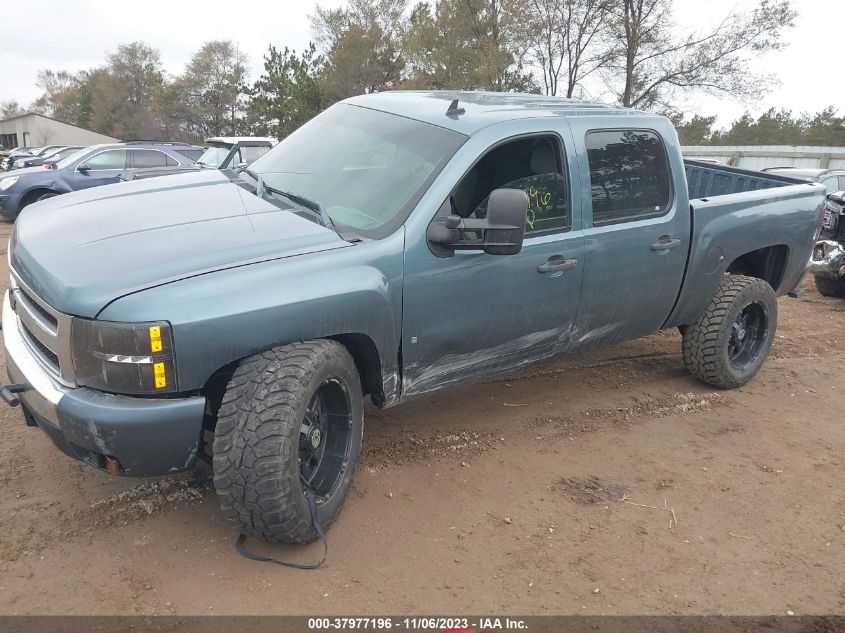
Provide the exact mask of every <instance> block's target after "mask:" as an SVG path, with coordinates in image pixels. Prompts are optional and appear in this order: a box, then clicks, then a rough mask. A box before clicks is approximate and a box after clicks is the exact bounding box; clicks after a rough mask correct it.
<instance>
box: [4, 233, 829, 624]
mask: <svg viewBox="0 0 845 633" xmlns="http://www.w3.org/2000/svg"><path fill="white" fill-rule="evenodd" d="M9 228H10V225H8V224H0V244H2V245H3V248H2V250H3V251H4V255H3V257H2V259H0V261H2V270H0V283H2V287H3V288H2V289H3V290H5V287H6V283H7V279H8V274H7V271H6V257H5V244H6V242H7V237H8V233H9ZM803 285H804V287H805V288H807V292H806V294H805V295H804V297H803V298H802V299H801V300H795V299H790V298H782V299H781V300H780V310H781V317H780V329H779V331H778V337H777V339H776V343H775V346H774V349H773V351H772V353H771V355H770V357H769V360H768V362H767V363H766V365H765V366H764V368H763V370H762V371H761V373H760V374H759V375H758V376H757V378H756V379H755V380H753V381H752V382H751V383H749V384H748V385H747V386H745V387H744V388H742V389H739V390H736V391H720V392H714V391H713V390H712V389H711V388H708V387H707V386H705V385H702V384H700V383H698V382H696V381H695V380H693V379H691V378H690V377H689V376H688V375H687V374H686V373H685V371H684V368H683V363H682V360H681V356H680V336H679V334H678V333H677V332H675V331H670V332H663V333H660V334H657V335H654V336H651V337H649V338H646V339H641V340H638V341H633V342H630V343H626V344H624V345H620V346H616V347H613V348H610V349H607V350H604V351H602V352H600V353H595V354H591V355H589V356H580V357H576V358H571V359H566V360H562V361H558V362H555V363H551V364H547V365H543V366H540V367H535V368H531V369H530V370H529V371H526V372H523V373H519V374H515V375H511V376H505V377H502V378H501V379H498V380H495V381H491V382H487V383H483V384H478V385H473V386H469V387H464V388H459V389H454V390H451V391H446V392H442V393H440V394H437V395H434V396H431V397H424V398H420V399H417V400H415V401H412V402H409V403H407V404H404V405H402V406H399V407H397V408H394V409H390V410H388V411H381V412H380V411H377V410H375V409H372V408H369V409H368V410H367V415H366V431H365V434H364V452H365V454H364V457H363V460H362V466H361V468H360V469H359V471H358V474H357V478H356V483H355V486H354V488H353V491H352V493H351V495H350V498H349V501H348V502H347V506H346V508H345V509H344V511H343V512H342V514H341V517H340V519H339V520H338V522H337V523H336V524H335V525H334V526H333V527H332V529H331V530H330V532H329V558H328V562H327V563H326V565H325V566H324V567H323V568H321V569H319V570H317V571H297V570H292V569H286V568H281V567H278V566H273V565H266V564H262V563H255V562H250V561H247V560H245V559H243V558H240V557H239V556H238V555H237V554H236V553H235V550H234V538H235V534H234V533H233V532H232V531H231V530H230V529H229V528H228V527H227V526H226V525H224V524H223V522H222V520H221V516H220V513H219V512H218V510H217V507H216V502H215V498H214V493H213V490H212V489H211V487H210V480H209V473H208V471H207V470H204V469H199V470H198V471H197V472H195V473H191V474H189V475H187V476H184V477H180V478H168V479H148V480H137V479H119V478H118V479H115V478H111V477H109V476H108V475H104V474H103V473H100V472H97V471H95V470H93V469H91V468H89V467H86V466H83V465H81V464H79V463H77V462H74V461H72V460H70V459H69V458H67V457H65V456H64V455H62V454H60V453H59V452H58V451H57V450H56V449H54V448H53V446H52V445H51V444H50V443H49V441H48V440H47V439H46V438H45V437H44V436H43V435H42V433H41V432H40V431H38V430H37V429H32V428H28V427H26V426H25V425H24V422H23V416H22V415H21V413H20V411H19V410H18V409H10V408H8V407H5V406H3V407H2V408H0V431H2V438H3V439H2V442H0V613H3V614H13V613H17V614H70V613H73V614H99V615H104V614H208V613H213V614H241V613H253V614H259V613H261V614H289V613H296V614H306V613H308V614H310V613H314V614H317V613H340V614H374V613H393V614H403V613H418V614H431V613H438V614H459V613H470V612H472V613H514V614H529V613H533V614H546V613H549V614H552V613H586V614H623V613H624V614H713V613H728V614H746V615H749V614H779V615H780V614H786V613H787V612H788V611H792V612H794V613H795V614H827V613H836V614H845V485H844V484H845V468H843V466H844V465H845V463H843V462H844V461H845V457H843V456H844V455H845V424H843V420H845V416H844V415H843V411H845V372H843V369H845V345H843V343H845V301H844V300H841V299H838V300H835V299H827V298H824V297H821V296H820V295H818V294H817V293H816V292H815V291H814V290H813V285H812V280H811V279H810V280H805V281H804V284H803ZM254 547H255V549H257V550H260V551H262V552H270V553H272V554H274V555H276V556H281V557H285V558H289V559H295V560H301V561H305V560H309V559H314V558H315V557H318V556H319V554H320V549H319V545H314V546H310V547H307V548H289V547H282V546H270V545H265V544H259V543H254Z"/></svg>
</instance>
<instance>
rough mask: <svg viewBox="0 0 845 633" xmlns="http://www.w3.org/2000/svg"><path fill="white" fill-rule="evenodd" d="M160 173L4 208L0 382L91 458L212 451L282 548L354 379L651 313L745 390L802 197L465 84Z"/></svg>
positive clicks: (603, 113)
mask: <svg viewBox="0 0 845 633" xmlns="http://www.w3.org/2000/svg"><path fill="white" fill-rule="evenodd" d="M120 151H128V150H125V148H123V147H121V150H120ZM85 160H87V161H88V163H89V164H90V163H91V159H90V158H87V159H85ZM44 171H46V170H44ZM166 180H167V183H166V186H165V185H163V184H162V183H161V182H160V181H156V180H155V179H150V180H140V181H138V182H128V183H122V184H120V185H119V186H117V187H111V188H108V191H107V190H105V189H101V190H94V191H82V192H77V193H74V194H71V195H68V196H64V197H61V198H57V199H52V200H47V201H44V202H40V203H38V204H37V205H35V206H33V208H32V209H30V210H28V211H27V212H26V213H24V214H23V215H22V216H21V217H20V219H19V221H18V223H17V225H16V226H15V227H14V231H13V234H12V238H11V240H10V246H9V248H10V259H9V261H10V269H11V289H10V291H9V292H8V293H7V295H6V298H5V301H4V305H3V339H4V341H5V350H6V366H7V368H8V374H9V378H10V380H11V382H12V384H10V385H5V386H3V387H2V389H0V396H2V397H3V398H4V399H5V400H6V401H7V402H9V403H10V404H17V403H20V404H21V405H22V407H23V414H24V417H25V419H26V421H27V423H28V424H30V425H33V426H35V425H37V426H39V427H40V428H41V429H43V430H44V432H45V433H46V434H47V435H48V436H49V437H50V439H51V440H52V441H53V442H54V443H55V444H56V445H57V446H58V447H59V448H60V449H61V450H63V451H64V452H65V453H67V454H68V455H70V456H71V457H74V458H76V459H80V460H83V461H84V462H86V463H88V464H90V465H92V466H94V467H96V468H100V469H102V470H104V471H107V472H109V473H112V474H114V475H118V474H122V475H161V474H166V473H171V472H176V471H180V470H185V469H188V468H191V467H192V466H193V465H194V463H195V461H196V459H197V456H198V455H199V454H200V453H206V454H208V453H210V455H211V456H212V457H213V464H214V485H215V487H216V491H217V497H218V500H219V502H220V505H221V507H222V509H223V514H224V515H225V517H226V518H227V519H228V520H229V521H230V522H231V523H232V524H233V525H234V526H235V527H237V529H239V530H241V531H242V532H243V533H245V534H250V535H255V536H260V537H263V538H266V539H270V540H275V541H282V542H296V543H303V542H310V541H312V540H314V539H315V538H317V536H318V534H320V533H321V527H318V526H327V525H328V524H330V523H331V522H332V521H333V520H334V519H335V517H336V516H337V514H338V512H339V511H340V508H341V506H342V505H343V503H344V499H345V498H346V495H347V493H348V491H349V489H350V486H351V483H352V478H353V474H354V472H355V468H356V466H357V464H358V460H359V454H360V450H361V440H362V432H363V415H364V408H363V398H364V396H365V395H369V396H370V398H371V400H372V402H373V403H374V404H375V405H376V406H378V407H388V406H393V405H397V404H399V403H400V402H402V401H404V400H405V399H407V398H410V397H412V396H417V395H420V394H424V393H428V392H432V391H435V390H438V389H442V388H445V387H451V386H454V385H458V384H461V383H464V382H466V381H471V380H479V379H482V378H484V377H486V376H490V375H492V374H496V373H499V372H505V371H512V370H514V369H516V368H521V367H524V366H526V365H527V364H529V363H533V362H537V361H541V360H547V359H549V358H551V357H553V356H555V355H558V354H575V353H579V352H584V351H588V350H593V349H595V348H597V347H600V346H602V345H609V344H614V343H618V342H621V341H624V340H627V339H631V338H635V337H638V336H644V335H647V334H650V333H652V332H656V331H658V330H660V329H666V328H680V330H681V332H682V334H683V343H682V351H683V360H684V363H685V365H686V367H687V369H688V370H689V371H690V372H691V373H692V374H693V375H694V376H695V377H697V378H698V379H700V380H701V381H703V382H705V383H707V384H709V385H713V386H715V387H718V388H733V387H738V386H740V385H742V384H744V383H746V382H747V381H748V380H750V379H751V378H752V377H753V376H754V375H755V374H756V373H757V371H758V370H759V369H760V367H761V365H762V364H763V361H764V359H765V358H766V355H767V353H768V351H769V348H770V346H771V344H772V340H773V339H774V336H775V330H776V325H777V314H778V306H777V302H776V296H778V295H780V294H782V293H785V292H787V291H789V290H791V289H792V288H793V287H794V286H795V284H796V283H797V281H798V279H800V277H801V276H802V275H803V274H804V272H805V269H806V265H807V261H808V259H809V256H810V251H811V250H812V247H813V244H814V240H815V237H816V229H817V225H818V217H819V212H820V210H821V207H822V203H823V201H824V191H823V187H821V186H819V185H817V184H807V183H804V182H802V181H800V180H795V179H792V178H787V177H783V176H778V175H775V174H761V173H760V172H750V171H746V170H741V169H734V168H731V167H727V166H717V165H709V164H706V163H696V162H695V161H684V160H683V159H682V157H681V153H680V147H679V145H678V140H677V136H676V133H675V131H674V129H673V127H672V124H671V122H670V121H669V120H668V119H666V118H665V117H662V116H657V115H653V114H648V113H640V112H636V111H633V110H630V109H627V108H625V109H622V108H616V107H610V106H600V105H594V104H589V105H585V104H582V103H578V102H572V101H570V100H566V99H558V98H554V97H542V96H539V95H515V94H496V93H475V92H467V93H440V92H419V93H416V92H410V93H402V92H399V93H391V92H383V93H376V94H370V95H366V96H361V97H354V98H351V99H347V100H345V101H343V102H341V103H338V104H335V105H333V106H332V107H330V108H329V109H327V110H326V111H325V112H323V113H322V114H320V115H318V116H317V117H315V118H314V119H312V120H311V121H309V122H308V123H306V124H305V125H304V126H303V127H301V128H300V129H298V130H297V131H295V132H294V133H293V134H291V135H290V136H288V137H287V138H285V139H284V140H283V141H282V142H281V143H279V144H278V145H277V146H276V147H275V148H274V149H272V150H271V151H270V152H268V153H267V154H266V155H264V156H263V157H261V158H260V159H258V160H257V161H256V162H255V163H254V164H253V165H251V166H250V167H249V168H247V169H245V170H241V171H239V172H233V171H221V170H216V169H215V170H210V169H207V170H202V171H200V172H197V173H191V174H181V175H175V176H170V177H168V178H167V179H166ZM0 183H2V181H0ZM721 194H728V195H721ZM693 218H694V222H693ZM467 406H470V405H469V404H467ZM667 432H671V430H667ZM211 438H213V440H212V439H211ZM312 508H313V509H314V511H313V513H312V510H311V509H312Z"/></svg>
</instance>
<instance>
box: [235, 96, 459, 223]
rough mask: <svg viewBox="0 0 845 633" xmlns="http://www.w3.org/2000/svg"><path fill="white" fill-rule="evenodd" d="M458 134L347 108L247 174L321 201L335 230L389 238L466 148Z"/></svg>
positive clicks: (313, 124) (307, 128) (317, 121)
mask: <svg viewBox="0 0 845 633" xmlns="http://www.w3.org/2000/svg"><path fill="white" fill-rule="evenodd" d="M465 140H466V137H465V136H464V135H462V134H458V133H457V132H452V131H450V130H446V129H444V128H441V127H438V126H435V125H430V124H427V123H422V122H421V121H415V120H413V119H408V118H405V117H401V116H397V115H393V114H388V113H386V112H379V111H376V110H370V109H367V108H361V107H358V106H353V105H348V104H338V105H335V106H332V107H331V108H329V109H328V110H326V111H325V112H323V113H322V114H320V115H319V116H317V117H315V118H314V119H312V120H311V121H309V122H308V123H306V124H305V125H304V126H302V127H301V128H299V129H298V130H296V131H295V132H294V133H293V134H291V135H290V136H288V137H287V138H286V139H284V140H283V141H282V142H281V143H279V144H278V145H276V147H274V148H273V149H272V150H270V151H269V152H268V153H267V154H265V155H264V156H262V157H261V158H259V159H258V160H257V161H255V163H253V164H252V166H251V167H250V171H251V172H253V173H254V174H258V175H261V176H262V177H263V179H264V182H265V184H266V185H267V186H268V187H272V188H273V189H277V190H280V191H287V192H291V193H295V194H299V195H300V196H304V197H306V198H310V199H312V200H315V201H317V202H319V203H320V204H321V205H322V207H323V208H324V209H325V210H326V212H327V213H328V214H329V217H331V219H332V221H333V222H335V223H336V224H339V225H341V226H346V227H350V228H352V229H353V230H354V231H355V232H356V233H359V234H361V235H365V236H369V237H384V236H386V235H388V234H390V233H392V232H393V231H394V230H395V229H396V228H397V227H398V226H399V225H401V224H402V222H404V221H405V219H406V218H407V217H408V214H409V213H410V212H411V210H412V209H413V207H414V205H415V204H416V203H417V202H418V201H419V199H420V198H421V197H422V194H423V193H425V190H426V189H427V188H428V186H429V185H430V184H431V182H432V181H433V180H434V178H435V177H436V176H437V174H439V173H440V171H441V170H442V169H443V166H444V165H445V164H446V163H447V162H448V161H449V159H450V158H451V157H452V156H453V155H454V153H455V152H456V151H457V150H458V148H459V147H460V146H461V145H462V144H463V143H464V141H465Z"/></svg>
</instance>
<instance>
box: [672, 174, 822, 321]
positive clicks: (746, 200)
mask: <svg viewBox="0 0 845 633" xmlns="http://www.w3.org/2000/svg"><path fill="white" fill-rule="evenodd" d="M684 167H685V169H686V176H687V186H688V189H689V198H690V213H691V218H692V226H691V235H690V244H691V247H690V254H689V259H688V262H687V270H686V273H685V275H684V283H683V286H682V288H681V294H680V296H679V297H678V301H677V303H676V305H675V309H674V311H673V313H672V315H671V316H670V318H669V320H668V321H667V323H666V326H676V325H683V324H686V323H691V322H692V321H694V320H695V319H697V318H698V317H699V316H700V315H701V314H702V312H703V311H704V310H705V309H706V307H707V303H708V301H709V300H710V297H712V296H713V293H714V292H715V290H716V287H717V286H718V284H719V282H720V281H721V278H722V274H723V273H724V272H726V270H728V269H730V270H731V272H737V271H742V270H743V266H748V265H756V266H757V267H758V268H762V269H763V270H767V271H770V274H768V276H767V277H764V278H766V280H767V281H768V282H769V283H770V284H771V286H772V288H773V289H774V290H775V292H776V293H777V294H784V293H786V292H788V291H790V290H792V288H794V287H795V284H797V283H798V281H799V280H800V279H801V276H802V275H803V274H804V272H805V271H806V269H807V263H808V261H809V258H810V253H811V251H812V248H813V244H814V234H815V227H816V226H817V224H818V218H819V210H820V209H821V205H822V203H823V202H824V197H825V190H824V187H823V186H822V185H821V184H819V183H817V182H808V181H806V180H797V179H794V178H788V177H785V176H777V175H775V174H769V173H761V172H756V171H749V170H745V169H737V168H735V167H728V166H726V165H713V164H710V163H699V162H696V161H691V160H684ZM755 253H756V254H755ZM741 256H745V257H746V262H745V263H743V262H742V261H740V260H739V258H740V257H741ZM732 265H733V268H730V267H731V266H732Z"/></svg>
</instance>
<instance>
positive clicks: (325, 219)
mask: <svg viewBox="0 0 845 633" xmlns="http://www.w3.org/2000/svg"><path fill="white" fill-rule="evenodd" d="M242 173H246V174H249V175H250V176H252V177H253V178H255V195H256V196H258V197H259V198H264V194H265V193H266V192H270V193H273V194H276V195H277V196H283V197H285V198H287V199H288V200H291V201H293V202H295V203H296V204H298V205H299V206H300V207H303V208H305V209H306V210H308V211H311V212H313V213H315V214H316V215H318V216H319V217H320V221H321V222H322V224H323V226H325V227H326V228H328V229H331V230H332V231H334V232H335V233H337V234H338V235H340V231H338V230H337V227H336V226H335V224H334V222H333V221H332V218H331V216H330V215H329V214H328V213H327V212H326V210H325V209H324V208H323V205H322V204H320V203H319V202H317V201H316V200H312V199H311V198H308V197H306V196H303V195H301V194H298V193H294V192H293V191H282V190H281V189H275V188H273V187H270V186H268V185H266V184H264V178H263V177H262V176H261V175H260V174H256V173H255V172H253V171H252V170H250V169H248V168H245V169H244V170H243V172H242Z"/></svg>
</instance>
